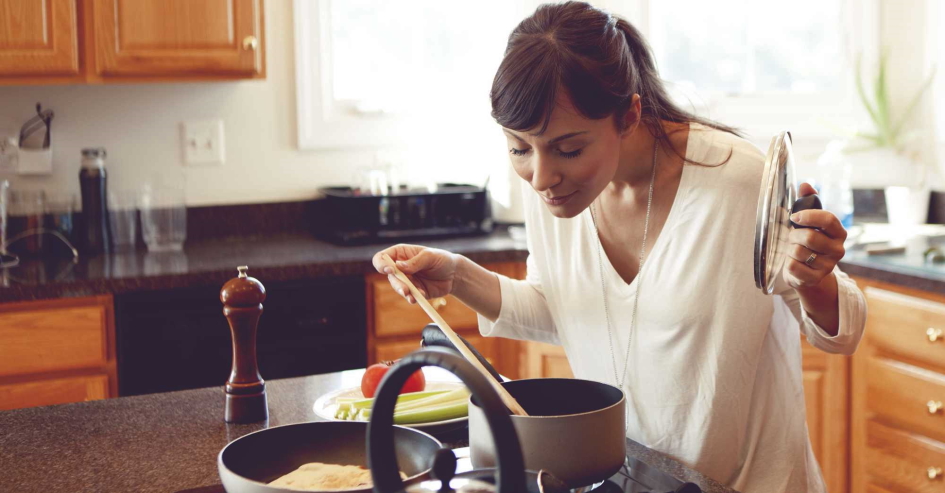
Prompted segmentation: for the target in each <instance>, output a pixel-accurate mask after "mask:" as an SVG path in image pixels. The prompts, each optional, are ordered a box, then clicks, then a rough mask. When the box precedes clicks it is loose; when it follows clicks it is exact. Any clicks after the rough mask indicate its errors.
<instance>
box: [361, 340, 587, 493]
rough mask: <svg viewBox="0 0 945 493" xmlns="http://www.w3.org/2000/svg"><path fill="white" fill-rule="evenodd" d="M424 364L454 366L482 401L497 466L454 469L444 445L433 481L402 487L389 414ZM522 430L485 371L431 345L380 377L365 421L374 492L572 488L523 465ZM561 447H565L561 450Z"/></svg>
mask: <svg viewBox="0 0 945 493" xmlns="http://www.w3.org/2000/svg"><path fill="white" fill-rule="evenodd" d="M424 366H439V367H441V368H445V369H447V370H450V371H452V372H453V373H454V374H455V375H456V376H457V377H459V379H460V380H462V382H463V383H464V384H466V386H467V387H468V388H469V391H470V393H471V394H472V396H473V397H474V398H475V399H476V401H477V402H479V403H480V407H481V409H482V421H483V433H484V435H485V436H486V437H488V440H489V443H490V445H491V446H492V447H493V450H495V456H496V458H497V463H496V467H495V468H492V467H490V468H477V469H474V470H472V471H467V472H463V473H461V474H455V472H456V456H455V455H453V452H452V451H450V450H447V449H441V450H440V451H438V452H437V454H436V456H435V458H434V460H433V464H432V471H433V476H434V478H435V480H433V481H429V482H423V483H419V484H415V485H413V486H410V487H405V485H404V484H403V482H402V480H401V478H400V476H399V475H398V474H397V471H398V468H399V461H398V460H396V453H395V449H394V440H393V439H394V436H393V434H392V433H391V431H392V430H393V429H394V428H393V427H392V425H393V422H394V421H393V419H394V418H393V416H394V405H395V404H396V401H397V393H398V392H397V391H398V389H400V388H401V387H402V386H403V384H404V382H406V381H407V378H409V377H410V375H411V374H413V372H415V371H417V370H419V369H420V368H422V367H424ZM519 438H520V435H519V434H518V433H516V429H515V428H514V427H513V425H512V421H511V419H510V418H509V415H508V409H507V408H506V406H505V404H503V401H502V400H501V399H500V397H499V394H498V393H497V392H496V390H495V389H494V388H493V387H492V384H490V383H489V380H488V379H487V378H486V376H485V375H484V374H483V373H481V372H480V370H479V369H477V368H475V367H474V366H473V365H472V364H471V363H470V362H469V361H467V360H466V359H465V358H463V357H462V356H460V355H459V354H457V353H456V352H455V351H451V350H446V349H442V348H434V349H429V350H425V351H417V352H414V353H411V354H409V355H407V356H406V357H404V358H402V359H401V360H400V361H398V362H397V364H395V365H394V366H392V367H391V369H390V370H389V371H388V372H387V374H386V375H385V376H384V378H383V380H381V385H380V388H379V390H378V392H377V396H376V397H375V401H374V409H373V412H372V413H371V421H370V424H369V426H368V443H367V449H368V461H369V463H370V468H371V477H372V479H373V481H374V491H375V492H376V493H400V492H403V491H407V492H410V493H415V492H417V493H419V492H439V493H447V492H450V493H451V492H471V491H475V492H493V491H495V492H498V493H566V492H569V491H570V490H569V489H568V487H567V485H565V484H564V483H563V482H561V481H559V480H558V479H557V478H555V477H554V475H553V474H550V473H548V472H547V471H538V472H537V473H536V472H535V471H532V470H527V469H526V468H525V463H524V460H523V459H522V449H521V447H520V444H521V442H520V440H519ZM562 452H565V451H562Z"/></svg>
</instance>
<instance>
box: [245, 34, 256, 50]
mask: <svg viewBox="0 0 945 493" xmlns="http://www.w3.org/2000/svg"><path fill="white" fill-rule="evenodd" d="M257 47H259V40H258V39H256V36H246V37H245V38H243V49H244V50H247V51H249V50H255V49H256V48H257Z"/></svg>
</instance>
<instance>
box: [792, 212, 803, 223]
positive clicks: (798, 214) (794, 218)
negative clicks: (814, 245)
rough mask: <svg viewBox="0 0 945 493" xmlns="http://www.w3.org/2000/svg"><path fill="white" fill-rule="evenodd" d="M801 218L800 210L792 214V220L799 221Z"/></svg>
mask: <svg viewBox="0 0 945 493" xmlns="http://www.w3.org/2000/svg"><path fill="white" fill-rule="evenodd" d="M800 219H801V213H800V212H795V213H794V214H791V220H792V221H794V222H797V221H799V220H800Z"/></svg>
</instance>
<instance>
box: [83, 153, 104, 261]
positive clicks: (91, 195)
mask: <svg viewBox="0 0 945 493" xmlns="http://www.w3.org/2000/svg"><path fill="white" fill-rule="evenodd" d="M107 185H108V177H107V176H106V174H105V149H104V148H102V147H93V148H86V149H82V169H81V170H80V171H79V188H80V190H81V192H82V217H83V221H82V222H83V226H84V227H83V228H82V230H81V232H80V235H81V236H80V239H81V241H80V243H81V248H82V250H83V251H84V252H85V253H91V254H95V253H108V252H109V251H110V247H111V234H110V231H109V224H108V202H107V201H106V197H108V192H107V188H108V187H107Z"/></svg>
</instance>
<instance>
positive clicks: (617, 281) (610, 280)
mask: <svg viewBox="0 0 945 493" xmlns="http://www.w3.org/2000/svg"><path fill="white" fill-rule="evenodd" d="M701 130H703V128H702V127H701V125H697V124H690V125H689V138H688V139H687V142H686V159H689V160H696V159H697V158H695V157H693V156H695V154H696V152H703V149H702V146H701V145H697V146H693V144H694V143H697V142H698V140H697V139H693V138H692V135H693V134H692V132H693V131H701ZM690 166H691V165H690V164H688V163H683V167H682V172H681V176H680V177H679V186H678V187H677V188H676V196H675V197H673V205H672V207H671V208H670V210H669V214H668V215H667V216H666V222H665V223H663V229H662V230H660V234H659V236H657V237H656V243H654V244H653V248H651V249H650V252H649V254H648V255H647V256H646V258H644V259H643V265H641V266H640V270H639V271H638V272H637V275H636V276H634V277H633V279H632V280H631V281H630V282H629V283H627V282H626V281H624V280H623V277H621V276H620V273H619V272H617V269H616V268H615V267H614V264H613V262H611V261H610V257H609V256H607V251H606V250H604V246H603V244H602V243H601V241H600V236H599V235H598V234H597V225H596V224H595V223H594V217H593V215H592V214H591V208H590V207H588V208H587V209H586V210H585V211H584V213H583V214H582V215H583V216H584V223H585V225H586V227H587V228H588V232H589V233H590V235H591V241H592V244H593V245H594V246H595V247H596V248H597V249H598V251H597V252H598V253H599V254H600V256H601V258H600V263H601V265H602V267H603V269H602V270H603V271H604V272H602V274H603V277H604V279H603V280H604V281H605V283H606V284H607V285H610V286H616V288H617V290H618V292H619V294H620V296H621V297H625V296H631V295H633V293H634V291H636V289H638V288H637V285H638V284H639V279H640V277H641V276H643V274H645V273H646V269H647V266H649V265H650V264H652V262H651V261H650V259H651V258H654V257H657V256H658V255H659V253H660V252H661V250H662V248H663V245H664V244H665V243H666V242H667V241H669V240H666V239H665V237H666V236H667V234H668V233H670V232H671V231H672V230H673V229H674V228H675V223H676V218H677V217H678V216H679V214H681V211H680V209H681V208H682V204H683V200H684V199H685V196H686V195H687V193H688V191H689V183H688V178H689V175H690V172H689V167H690Z"/></svg>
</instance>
